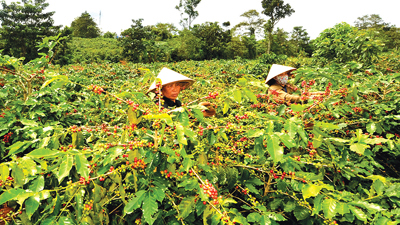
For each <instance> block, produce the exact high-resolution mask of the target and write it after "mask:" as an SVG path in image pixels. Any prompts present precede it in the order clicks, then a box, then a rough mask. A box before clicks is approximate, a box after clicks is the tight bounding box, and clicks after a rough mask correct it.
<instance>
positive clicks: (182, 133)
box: [175, 123, 187, 145]
mask: <svg viewBox="0 0 400 225" xmlns="http://www.w3.org/2000/svg"><path fill="white" fill-rule="evenodd" d="M175 126H176V133H177V135H178V142H179V143H180V144H183V145H187V140H186V137H185V131H184V130H185V129H184V127H183V126H182V124H181V123H176V125H175Z"/></svg>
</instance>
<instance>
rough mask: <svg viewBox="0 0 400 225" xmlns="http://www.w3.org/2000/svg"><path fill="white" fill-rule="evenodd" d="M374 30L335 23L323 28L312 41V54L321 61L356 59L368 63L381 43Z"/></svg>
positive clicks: (378, 49)
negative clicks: (313, 48)
mask: <svg viewBox="0 0 400 225" xmlns="http://www.w3.org/2000/svg"><path fill="white" fill-rule="evenodd" d="M373 32H374V31H369V30H358V29H357V28H356V27H352V26H350V25H349V24H347V23H344V22H343V23H340V24H336V25H335V26H334V27H333V28H328V29H326V30H324V31H323V32H322V33H321V34H320V35H319V36H318V37H317V38H316V39H315V41H314V42H313V44H314V46H315V51H314V54H313V56H314V57H315V59H316V60H317V61H320V62H322V63H328V62H340V63H344V62H349V61H352V60H354V61H358V62H361V63H366V64H367V65H370V64H371V63H372V62H373V61H374V60H375V59H376V58H377V55H378V53H380V52H381V51H382V47H383V43H382V42H381V40H379V39H375V38H374V37H375V36H374V33H373Z"/></svg>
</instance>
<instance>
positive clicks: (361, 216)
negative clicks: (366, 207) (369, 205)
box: [349, 205, 367, 221]
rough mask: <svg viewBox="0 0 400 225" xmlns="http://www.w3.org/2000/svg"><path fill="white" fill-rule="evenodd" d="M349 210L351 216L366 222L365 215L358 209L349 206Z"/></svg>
mask: <svg viewBox="0 0 400 225" xmlns="http://www.w3.org/2000/svg"><path fill="white" fill-rule="evenodd" d="M349 209H350V211H351V213H353V215H355V216H356V217H357V219H359V220H361V221H367V215H366V214H365V213H364V212H363V211H362V210H361V209H360V208H357V207H354V206H351V205H350V206H349Z"/></svg>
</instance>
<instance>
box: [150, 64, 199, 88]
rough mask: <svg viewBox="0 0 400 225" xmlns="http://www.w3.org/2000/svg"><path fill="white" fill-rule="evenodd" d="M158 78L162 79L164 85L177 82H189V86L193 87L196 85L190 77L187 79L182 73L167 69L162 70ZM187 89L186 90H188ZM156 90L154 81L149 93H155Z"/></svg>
mask: <svg viewBox="0 0 400 225" xmlns="http://www.w3.org/2000/svg"><path fill="white" fill-rule="evenodd" d="M157 78H160V79H161V82H162V85H163V86H164V85H166V84H170V83H174V82H177V81H182V82H188V83H189V84H188V86H187V87H189V86H191V85H192V84H193V83H194V80H192V79H190V78H189V77H185V76H183V75H182V74H180V73H177V72H175V71H173V70H170V69H168V68H166V67H164V68H162V70H161V71H160V73H159V74H158V76H157ZM187 87H186V88H187ZM155 90H156V81H154V82H153V83H152V84H151V85H150V88H149V90H148V91H147V92H150V91H155Z"/></svg>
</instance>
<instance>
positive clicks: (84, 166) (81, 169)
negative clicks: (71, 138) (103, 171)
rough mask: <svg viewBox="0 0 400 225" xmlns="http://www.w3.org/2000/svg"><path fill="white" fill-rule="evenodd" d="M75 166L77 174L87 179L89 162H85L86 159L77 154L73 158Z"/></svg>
mask: <svg viewBox="0 0 400 225" xmlns="http://www.w3.org/2000/svg"><path fill="white" fill-rule="evenodd" d="M75 166H76V170H77V171H78V173H79V174H80V175H81V176H82V177H84V178H88V177H89V168H88V166H89V162H88V161H87V159H86V157H85V156H83V155H81V154H79V155H76V156H75Z"/></svg>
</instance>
